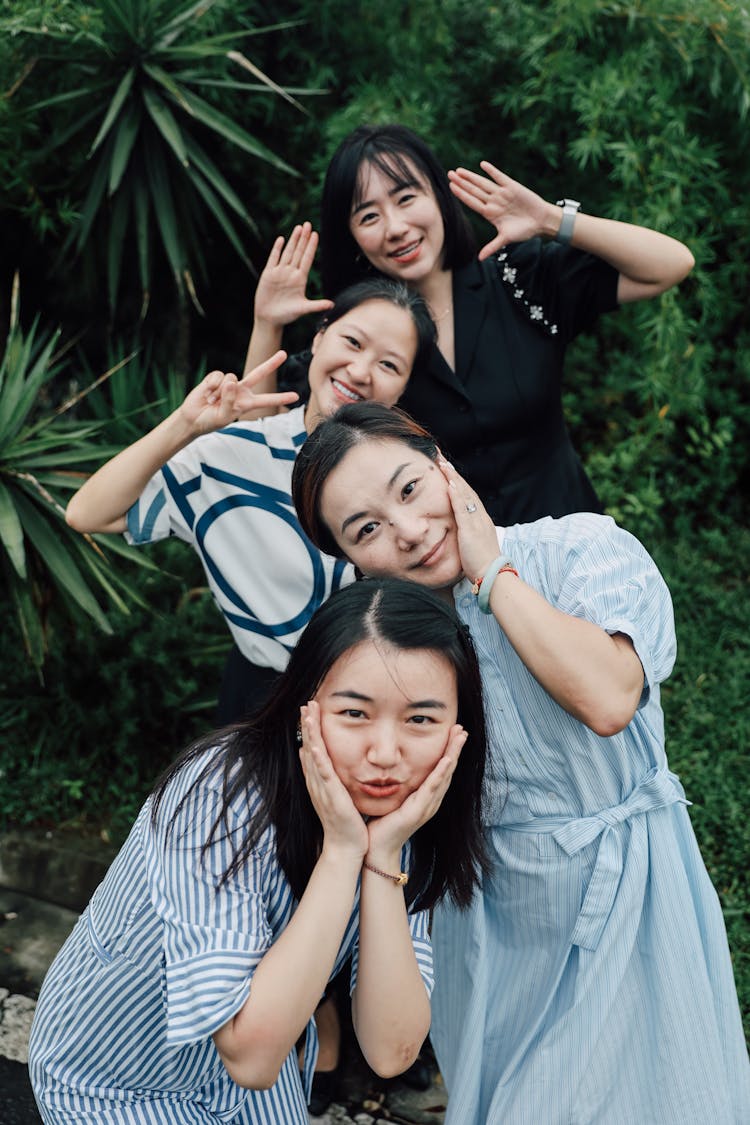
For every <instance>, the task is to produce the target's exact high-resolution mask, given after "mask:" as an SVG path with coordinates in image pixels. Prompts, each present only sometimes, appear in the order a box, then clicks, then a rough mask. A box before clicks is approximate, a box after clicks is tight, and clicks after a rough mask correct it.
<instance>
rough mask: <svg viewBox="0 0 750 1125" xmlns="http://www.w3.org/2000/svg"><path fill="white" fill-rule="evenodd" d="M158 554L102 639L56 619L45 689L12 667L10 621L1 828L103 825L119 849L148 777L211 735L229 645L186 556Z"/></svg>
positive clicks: (0, 721)
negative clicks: (133, 602)
mask: <svg viewBox="0 0 750 1125" xmlns="http://www.w3.org/2000/svg"><path fill="white" fill-rule="evenodd" d="M160 547H161V549H160V550H156V557H157V558H158V559H159V561H160V563H161V567H162V568H163V569H162V570H160V569H159V568H156V567H154V568H151V569H148V570H143V569H141V570H139V571H138V572H137V574H136V576H135V579H134V583H135V584H137V587H138V600H139V602H140V603H141V605H140V606H135V607H134V608H133V611H132V612H131V613H130V614H128V615H122V614H119V613H117V612H114V613H113V614H112V615H111V624H112V631H111V633H110V634H109V635H106V636H102V635H101V634H100V633H98V632H97V631H96V629H95V628H94V627H92V626H91V625H86V624H84V623H82V624H81V625H79V627H78V628H76V629H75V631H73V630H72V629H70V628H69V626H66V624H65V622H64V621H63V620H62V619H60V618H58V619H57V620H56V624H55V626H54V627H53V630H52V635H51V638H50V641H51V643H50V655H49V658H48V662H47V666H46V670H47V676H46V683H45V685H41V684H40V683H39V682H38V681H37V680H36V678H35V677H34V675H33V672H32V670H31V669H30V668H29V666H28V665H27V664H26V663H25V662H24V661H23V660H19V658H18V653H19V648H20V645H21V637H20V633H19V631H18V630H17V629H16V628H15V627H14V625H13V623H12V622H11V623H10V626H9V628H7V629H6V637H5V644H4V645H3V648H2V655H1V656H0V699H2V703H0V741H2V744H3V763H2V770H1V771H0V808H2V810H3V816H4V818H5V819H6V822H7V820H10V821H12V822H13V823H16V824H21V825H25V824H40V823H41V824H53V825H62V824H68V825H75V826H78V827H79V828H82V827H84V826H86V825H90V826H94V827H95V828H96V829H97V830H98V829H99V828H100V827H106V828H107V830H108V831H109V832H111V834H112V836H113V837H114V838H115V839H116V840H117V841H118V842H119V841H120V840H121V839H123V838H124V836H125V834H126V833H127V831H128V830H129V828H130V825H131V823H132V821H133V819H134V817H135V814H136V812H137V810H138V808H139V806H140V804H141V803H142V801H143V799H144V797H145V796H146V794H147V793H148V792H149V790H150V789H151V787H152V785H153V782H154V780H155V778H156V776H157V775H158V773H159V772H160V771H161V770H162V769H163V768H164V767H165V766H166V765H167V764H168V763H169V762H170V761H171V759H172V758H173V757H174V755H175V754H176V752H177V751H178V750H179V749H180V748H181V747H182V746H183V745H186V744H187V743H188V742H189V741H190V740H191V739H192V738H194V737H196V736H197V735H199V734H203V733H204V732H205V731H206V730H208V729H210V727H211V726H212V724H213V721H214V720H213V714H214V707H215V699H216V692H217V687H218V682H219V675H220V667H221V665H222V663H223V660H224V658H225V654H226V651H227V648H228V646H229V637H228V634H227V632H226V629H225V628H224V625H223V622H222V621H221V618H220V615H219V613H218V611H217V609H216V606H215V604H214V601H213V598H212V597H211V595H210V593H209V592H208V590H207V588H206V587H205V585H203V584H202V582H203V576H202V574H201V572H200V566H199V565H198V563H197V560H196V559H195V558H194V556H193V555H192V553H191V552H189V551H187V550H185V547H184V545H183V544H179V543H175V542H167V543H164V544H161V545H160ZM145 605H148V607H150V608H148V609H146V608H143V606H145ZM1 827H2V825H0V828H1Z"/></svg>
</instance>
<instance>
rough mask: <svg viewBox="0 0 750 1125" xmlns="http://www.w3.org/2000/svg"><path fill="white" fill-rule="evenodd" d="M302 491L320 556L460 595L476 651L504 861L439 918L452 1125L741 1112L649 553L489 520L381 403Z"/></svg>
mask: <svg viewBox="0 0 750 1125" xmlns="http://www.w3.org/2000/svg"><path fill="white" fill-rule="evenodd" d="M293 496H294V502H295V505H296V508H297V512H298V515H299V518H300V522H301V524H302V526H303V528H304V530H305V532H306V533H307V534H308V536H309V537H310V538H311V539H312V541H313V542H314V543H315V544H316V546H318V547H319V548H321V549H322V550H325V551H328V552H333V551H335V550H336V549H338V550H339V553H340V554H343V555H345V556H346V557H347V558H348V559H349V560H350V561H351V562H353V563H354V564H355V565H356V566H358V567H359V569H360V570H361V571H362V572H363V573H364V574H365V575H368V576H383V575H392V576H395V577H402V578H408V579H410V580H411V581H412V582H414V583H418V584H419V585H420V586H421V587H431V588H432V589H434V590H436V591H439V592H442V593H443V595H444V596H445V597H447V598H449V599H450V600H451V601H452V602H455V605H456V608H457V610H458V613H459V616H460V617H461V618H462V619H463V620H464V621H465V622H466V624H467V625H468V627H469V629H470V630H471V634H472V637H473V639H474V643H475V644H476V646H477V651H478V653H479V660H480V667H481V669H482V679H483V682H484V692H485V700H486V706H487V711H488V721H489V723H490V740H491V746H492V747H493V754H494V763H495V768H494V769H493V770H492V772H491V776H490V777H489V779H488V784H487V786H486V792H485V803H484V810H483V816H484V821H485V835H486V840H487V843H488V846H489V848H490V852H491V858H492V860H493V869H492V872H491V874H490V875H488V876H485V877H484V879H483V882H482V888H481V893H480V894H479V895H477V896H476V897H475V899H474V901H473V903H472V906H471V908H470V910H469V911H465V912H463V913H462V912H459V911H456V910H454V909H453V908H452V907H451V906H450V905H449V904H441V905H439V906H438V908H437V909H436V911H435V918H434V925H433V929H432V942H433V949H434V956H435V978H436V986H435V991H434V994H433V1025H432V1029H431V1038H432V1042H433V1044H434V1046H435V1050H436V1054H437V1057H438V1062H439V1064H440V1067H441V1070H442V1072H443V1074H444V1077H445V1080H446V1085H447V1087H448V1092H449V1102H448V1113H447V1117H446V1125H706V1123H707V1122H715V1123H716V1125H747V1122H749V1121H750V1063H749V1062H748V1055H747V1049H746V1046H745V1040H744V1035H743V1030H742V1023H741V1019H740V1012H739V1005H738V1002H737V995H736V991H735V986H734V979H733V973H732V964H731V959H730V953H729V948H728V944H727V939H726V932H725V929H724V924H723V919H722V914H721V908H720V904H719V900H718V898H717V895H716V892H715V891H714V888H713V887H712V885H711V882H710V879H709V877H708V874H707V872H706V869H705V866H704V863H703V860H702V858H701V855H700V852H699V850H698V845H697V842H696V840H695V836H694V834H693V830H692V827H691V824H690V819H689V816H688V811H687V807H686V806H687V804H688V802H687V800H686V798H685V794H684V791H683V789H682V786H681V785H680V782H679V780H678V779H677V777H676V776H675V775H674V774H673V773H671V772H670V770H669V768H668V765H667V759H666V755H665V749H664V724H663V714H662V710H661V706H660V702H659V685H660V684H661V683H662V682H663V681H664V680H665V679H666V678H667V676H668V675H669V673H670V671H671V668H672V664H673V661H674V655H675V637H674V622H673V616H672V607H671V601H670V597H669V592H668V590H667V588H666V586H665V584H664V581H663V579H662V578H661V576H660V575H659V572H658V571H657V569H656V567H655V565H654V563H653V561H652V560H651V558H650V557H649V556H648V554H647V553H646V551H645V550H644V549H643V547H642V546H641V544H640V543H638V541H637V540H635V539H634V538H633V536H632V535H629V534H628V533H627V532H626V531H623V530H622V529H621V528H618V527H617V526H616V525H615V523H614V522H613V521H612V520H611V519H609V518H608V517H606V516H601V515H592V514H578V515H571V516H565V517H563V518H562V519H551V518H545V519H541V520H538V521H536V522H534V523H530V524H516V525H515V526H511V527H506V528H501V527H495V526H494V525H493V522H492V520H491V519H490V518H489V516H488V515H487V513H486V511H485V509H484V507H483V506H482V503H481V501H480V500H479V497H478V496H477V494H476V492H475V491H474V490H473V489H471V488H470V487H469V486H468V485H467V483H466V482H465V481H464V480H463V479H462V478H461V477H460V476H459V475H458V474H457V473H456V472H455V470H454V469H453V468H452V466H450V465H449V464H447V463H446V462H444V461H443V460H442V458H441V457H440V455H439V452H438V450H437V447H436V445H435V443H434V440H433V439H432V438H431V437H430V435H429V434H427V433H426V431H425V430H423V429H422V428H421V427H420V426H417V424H416V423H414V422H413V421H412V420H411V419H410V418H409V417H408V416H407V415H404V414H403V413H401V412H400V411H397V410H396V411H384V410H382V409H381V408H379V407H378V406H377V405H376V404H374V403H368V404H360V405H358V406H346V407H344V408H343V409H342V410H341V411H339V412H338V414H337V415H336V416H335V418H331V419H329V420H327V421H326V422H324V423H323V424H322V425H321V426H320V427H319V428H318V429H317V430H316V431H315V433H314V434H313V435H311V437H310V438H309V439H308V442H307V443H306V444H305V446H304V448H303V450H302V453H301V455H300V457H299V459H298V461H297V463H296V467H295V474H294V479H293ZM467 576H468V577H467ZM472 580H473V581H472ZM501 763H502V765H501Z"/></svg>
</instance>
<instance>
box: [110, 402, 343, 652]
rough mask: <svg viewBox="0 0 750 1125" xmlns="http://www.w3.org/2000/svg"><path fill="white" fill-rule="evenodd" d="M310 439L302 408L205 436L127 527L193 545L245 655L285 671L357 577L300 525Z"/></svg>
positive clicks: (134, 538) (130, 535) (168, 471)
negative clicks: (304, 456) (304, 453)
mask: <svg viewBox="0 0 750 1125" xmlns="http://www.w3.org/2000/svg"><path fill="white" fill-rule="evenodd" d="M306 437H307V433H306V431H305V426H304V407H303V406H298V407H296V408H295V409H294V410H290V411H289V412H288V413H286V414H277V415H274V416H273V417H270V418H263V419H261V420H260V421H258V422H236V423H235V424H234V425H232V426H227V427H226V428H225V429H223V430H219V431H218V432H216V433H212V434H205V435H204V436H203V437H200V438H196V439H195V441H192V442H191V443H190V445H188V446H186V447H185V449H182V450H180V452H179V453H177V454H175V456H174V457H173V458H172V459H171V460H170V461H168V462H167V464H166V465H164V466H163V467H162V468H161V469H160V470H159V471H158V472H157V473H155V474H154V476H153V477H152V478H151V480H150V481H149V483H148V484H147V485H146V487H145V488H144V490H143V492H142V493H141V495H140V497H139V499H138V500H137V501H136V503H135V504H134V505H133V507H132V508H131V509H130V511H129V512H128V528H127V531H126V533H125V538H126V539H127V540H128V542H129V543H133V544H135V545H136V546H141V545H143V544H146V543H153V542H155V541H156V540H157V539H164V538H166V537H167V536H168V535H175V536H177V538H179V539H183V540H184V541H185V542H186V543H189V544H190V545H191V546H192V547H193V549H194V551H195V552H196V554H197V555H198V557H199V559H200V560H201V563H202V564H203V568H204V570H205V572H206V578H207V579H208V584H209V586H210V587H211V592H212V594H213V596H214V598H215V599H216V603H217V605H218V607H219V609H220V610H221V612H222V613H223V614H224V617H225V618H226V622H227V625H228V626H229V628H230V630H231V633H232V636H233V637H234V640H235V641H236V643H237V646H238V647H239V649H240V652H242V654H243V655H244V656H245V657H246V658H247V659H248V660H250V661H252V662H253V663H254V664H259V665H261V666H262V667H265V668H275V669H276V671H277V672H280V671H282V670H283V669H284V668H285V667H286V665H287V662H288V660H289V653H290V652H291V651H292V649H293V648H294V646H295V644H296V643H297V640H298V639H299V635H300V633H301V632H302V630H303V629H304V627H305V625H307V622H308V621H309V620H310V618H311V617H312V615H313V613H314V612H315V610H316V609H317V608H318V606H319V605H320V604H321V602H323V601H325V599H326V598H328V597H330V596H331V594H332V593H334V592H335V591H336V590H338V589H339V587H341V586H344V585H347V584H348V583H349V582H352V581H353V579H354V570H353V568H352V567H351V566H349V565H348V564H346V563H343V562H342V561H341V560H340V559H333V558H331V557H330V556H329V555H324V554H321V552H320V551H318V550H317V549H316V548H315V547H313V545H312V543H310V541H309V539H308V538H307V536H306V535H305V534H304V532H303V531H302V528H301V527H300V526H299V522H298V520H297V514H296V512H295V511H294V506H293V505H292V497H291V481H292V469H293V468H294V462H295V459H296V457H297V453H298V452H299V449H300V447H301V445H302V443H303V442H304V440H305V438H306Z"/></svg>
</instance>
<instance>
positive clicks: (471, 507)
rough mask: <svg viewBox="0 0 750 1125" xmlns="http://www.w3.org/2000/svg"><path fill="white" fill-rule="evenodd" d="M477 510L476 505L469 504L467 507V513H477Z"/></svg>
mask: <svg viewBox="0 0 750 1125" xmlns="http://www.w3.org/2000/svg"><path fill="white" fill-rule="evenodd" d="M476 510H477V506H476V504H467V505H466V511H467V512H476Z"/></svg>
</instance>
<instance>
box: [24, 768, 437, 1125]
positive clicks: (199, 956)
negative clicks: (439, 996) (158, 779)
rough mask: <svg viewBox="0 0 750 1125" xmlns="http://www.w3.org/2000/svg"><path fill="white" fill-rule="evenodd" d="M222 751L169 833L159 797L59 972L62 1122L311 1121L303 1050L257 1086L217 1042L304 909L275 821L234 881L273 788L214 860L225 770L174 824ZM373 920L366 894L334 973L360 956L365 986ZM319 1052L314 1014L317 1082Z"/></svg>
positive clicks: (171, 795) (52, 1027) (308, 1068)
mask: <svg viewBox="0 0 750 1125" xmlns="http://www.w3.org/2000/svg"><path fill="white" fill-rule="evenodd" d="M214 753H215V752H214ZM206 760H207V759H206V757H205V756H204V757H201V758H199V759H197V760H196V761H195V762H193V763H190V764H189V765H188V766H187V767H186V768H184V769H183V770H182V771H181V772H180V773H179V774H178V776H177V778H176V779H175V780H174V781H173V782H172V783H171V784H170V786H169V787H168V789H167V791H166V794H165V797H164V800H163V802H162V804H161V807H160V810H159V817H158V821H157V825H156V827H154V826H153V825H152V823H151V803H150V801H149V802H147V803H146V804H145V805H144V807H143V809H142V810H141V813H140V815H139V817H138V819H137V821H136V823H135V825H134V827H133V829H132V831H131V833H130V835H129V837H128V839H127V841H126V843H125V844H124V845H123V848H122V850H121V851H120V853H119V855H118V857H117V858H116V859H115V861H114V863H113V865H112V867H111V868H110V870H109V872H108V874H107V876H106V878H105V879H104V882H103V883H102V884H101V886H100V887H99V888H98V889H97V891H96V892H95V894H94V896H93V898H92V900H91V902H90V903H89V905H88V907H87V909H86V910H85V912H84V913H83V915H82V916H81V918H80V920H79V922H78V923H77V925H76V928H75V929H74V931H73V933H72V934H71V936H70V937H69V938H68V941H67V942H66V944H65V945H64V946H63V948H62V950H61V951H60V953H59V954H58V956H57V958H56V960H55V961H54V963H53V965H52V967H51V968H50V971H49V973H48V974H47V977H46V979H45V981H44V985H43V987H42V991H41V994H40V997H39V1002H38V1004H37V1009H36V1013H35V1018H34V1025H33V1028H32V1034H31V1040H30V1045H29V1069H30V1073H31V1077H32V1083H33V1086H34V1091H35V1094H36V1097H37V1101H38V1103H39V1108H40V1111H41V1114H42V1117H43V1119H44V1121H45V1122H46V1123H47V1125H62V1123H66V1125H67V1123H71V1125H72V1123H73V1122H75V1123H76V1125H80V1123H81V1122H86V1121H89V1120H90V1121H92V1122H93V1121H102V1120H106V1121H107V1122H111V1123H115V1122H116V1123H118V1125H119V1123H123V1125H131V1123H132V1125H136V1123H137V1125H146V1123H148V1125H157V1123H159V1125H198V1123H204V1125H205V1122H224V1123H229V1122H232V1123H233V1125H257V1123H261V1122H262V1123H263V1125H271V1123H277V1125H297V1123H300V1125H302V1123H306V1122H307V1119H308V1118H307V1110H306V1104H305V1094H304V1091H303V1082H302V1080H301V1078H300V1074H299V1071H298V1067H297V1058H296V1052H295V1051H292V1052H291V1053H290V1055H289V1056H288V1058H287V1059H286V1061H285V1063H284V1065H283V1067H282V1071H281V1074H280V1076H279V1079H278V1081H277V1082H276V1084H275V1085H274V1086H273V1087H272V1088H271V1089H270V1090H263V1091H249V1090H245V1089H243V1088H241V1087H240V1086H238V1085H236V1084H235V1083H234V1082H233V1081H232V1079H231V1078H230V1077H229V1075H228V1073H227V1071H226V1070H225V1068H224V1065H223V1063H222V1061H221V1058H220V1056H219V1054H218V1051H217V1050H216V1047H215V1046H214V1043H213V1039H212V1038H211V1036H212V1034H213V1033H214V1032H215V1031H217V1030H218V1028H220V1027H222V1026H223V1025H224V1024H225V1023H226V1022H227V1020H229V1019H230V1018H231V1017H232V1016H233V1015H235V1014H236V1013H237V1012H238V1011H239V1009H240V1008H241V1007H242V1005H243V1004H244V1002H245V1000H246V999H247V997H248V996H249V994H250V989H251V987H252V977H253V972H254V970H255V968H256V966H257V965H258V963H259V962H260V961H261V959H262V957H263V956H264V954H265V953H266V951H267V950H268V949H269V947H270V946H271V945H272V944H273V943H274V941H275V940H276V939H277V938H278V937H279V935H280V934H281V932H282V931H283V930H284V928H285V927H286V925H287V924H288V922H289V919H290V918H291V916H292V914H293V912H294V910H295V907H296V905H297V904H296V900H295V899H294V897H293V895H292V891H291V888H290V886H289V883H288V881H287V879H286V877H285V875H284V873H283V871H282V870H281V868H280V867H279V865H278V863H277V860H276V849H275V844H274V831H273V829H268V830H267V831H266V832H265V833H264V834H263V836H262V838H261V840H260V841H259V842H258V844H257V846H256V847H255V848H254V850H253V852H252V855H251V856H250V858H249V861H248V862H247V864H246V865H245V866H244V867H243V868H242V870H241V871H240V873H239V874H238V875H237V876H234V877H233V878H231V879H230V880H229V881H228V883H226V884H224V885H223V886H219V885H218V884H219V879H220V876H221V874H222V873H223V871H224V870H225V869H226V868H227V867H228V865H229V860H230V857H231V854H232V851H233V844H234V842H236V841H237V840H238V839H241V838H242V837H243V834H244V831H245V825H246V822H247V817H248V811H249V812H250V813H251V814H252V812H253V809H254V808H257V804H258V798H257V796H255V797H254V798H253V797H252V795H251V800H250V802H249V803H248V802H247V801H246V800H239V799H238V800H237V801H236V802H235V803H234V804H233V805H232V807H231V808H230V809H229V815H228V828H229V831H228V832H226V831H224V830H223V829H222V828H220V829H219V831H218V833H217V839H215V840H214V841H213V842H212V845H211V847H210V848H209V850H208V852H207V854H206V856H205V857H204V858H203V859H202V858H201V848H202V845H203V842H204V841H205V839H206V838H207V836H208V833H209V830H210V828H211V826H212V825H213V823H214V820H215V818H216V816H217V814H218V812H219V810H220V809H221V802H222V771H221V769H217V770H215V771H213V772H212V774H211V777H210V778H209V779H208V780H207V781H204V782H201V784H200V785H199V786H198V787H197V788H196V789H195V791H194V792H193V793H191V795H190V796H189V798H188V799H187V801H186V802H185V804H184V805H183V807H182V809H181V810H180V812H179V814H178V815H177V818H176V822H175V825H174V828H173V830H172V831H171V833H170V834H169V835H167V832H166V828H165V826H166V825H167V824H168V822H169V820H170V818H171V816H172V814H173V812H174V811H175V810H176V809H177V807H178V805H179V803H180V801H181V799H182V798H183V796H184V795H185V794H186V793H188V791H189V790H190V786H191V784H192V782H193V781H194V780H195V778H196V777H197V775H198V773H199V772H200V770H201V769H202V768H203V766H204V765H205V764H206ZM218 760H219V761H221V755H219V758H218ZM358 919H359V898H358V893H357V897H356V898H355V902H354V905H353V909H352V914H351V918H350V920H349V923H348V926H347V929H346V933H345V936H344V939H343V941H342V944H341V948H340V949H339V953H338V956H337V960H336V965H335V967H334V972H333V974H332V975H335V973H337V972H338V971H339V970H340V968H341V967H342V965H343V964H344V963H345V961H346V959H347V958H348V957H349V956H352V957H353V979H352V985H353V984H354V982H355V979H356V955H357V941H358ZM409 926H410V929H411V933H412V939H413V944H414V950H415V954H416V957H417V962H418V965H419V969H420V972H421V974H422V977H423V979H424V981H425V986H426V987H427V989H428V992H429V991H431V989H432V957H431V949H430V943H429V938H428V933H427V914H426V913H425V912H419V913H415V914H411V915H410V916H409ZM316 1053H317V1036H316V1034H315V1030H314V1021H311V1024H310V1026H309V1027H308V1035H307V1044H306V1052H305V1067H304V1070H305V1080H306V1085H308V1086H309V1081H310V1079H311V1077H312V1071H313V1069H314V1065H315V1055H316Z"/></svg>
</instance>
